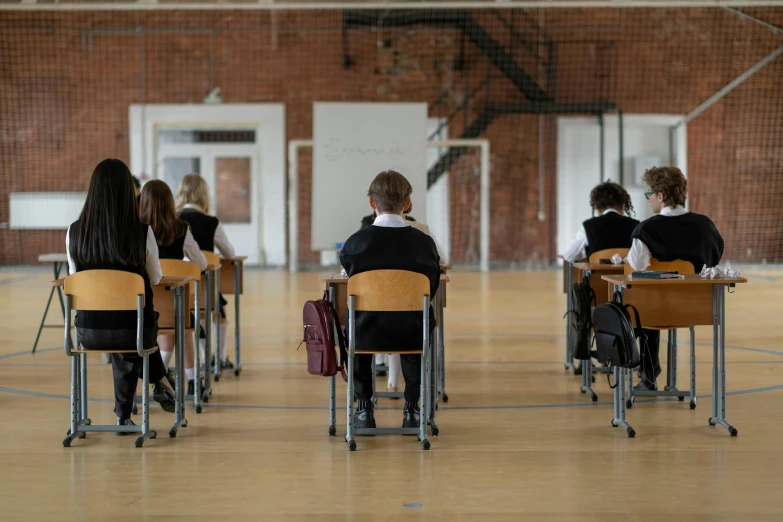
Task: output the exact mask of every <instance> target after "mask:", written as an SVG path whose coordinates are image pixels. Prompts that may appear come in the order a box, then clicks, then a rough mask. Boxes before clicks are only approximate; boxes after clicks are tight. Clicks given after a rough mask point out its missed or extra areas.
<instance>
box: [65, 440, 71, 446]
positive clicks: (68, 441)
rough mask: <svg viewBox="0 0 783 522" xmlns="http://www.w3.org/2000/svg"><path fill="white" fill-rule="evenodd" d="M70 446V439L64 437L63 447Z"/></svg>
mask: <svg viewBox="0 0 783 522" xmlns="http://www.w3.org/2000/svg"><path fill="white" fill-rule="evenodd" d="M70 447H71V439H65V440H64V441H63V448H70Z"/></svg>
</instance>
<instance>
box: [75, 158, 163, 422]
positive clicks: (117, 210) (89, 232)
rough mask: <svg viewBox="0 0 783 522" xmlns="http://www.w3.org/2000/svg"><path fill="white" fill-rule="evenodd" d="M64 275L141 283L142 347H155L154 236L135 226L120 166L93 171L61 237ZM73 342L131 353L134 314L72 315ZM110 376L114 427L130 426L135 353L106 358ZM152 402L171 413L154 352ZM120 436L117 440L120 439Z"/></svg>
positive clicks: (135, 211)
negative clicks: (112, 274) (126, 276)
mask: <svg viewBox="0 0 783 522" xmlns="http://www.w3.org/2000/svg"><path fill="white" fill-rule="evenodd" d="M65 250H66V252H67V253H68V269H69V272H70V273H71V274H74V273H76V272H80V271H82V270H122V271H124V272H131V273H134V274H138V275H140V276H141V277H142V278H143V279H144V289H145V294H146V299H145V303H144V332H143V345H144V348H145V349H148V348H152V347H153V346H155V345H156V344H157V341H156V337H157V334H158V321H157V314H156V313H155V311H154V309H153V304H152V286H151V285H153V284H157V283H158V282H159V281H160V278H161V271H160V261H159V260H158V247H157V244H156V243H155V235H154V234H153V232H152V230H150V227H148V226H146V225H143V224H142V223H141V221H139V207H138V204H137V201H136V194H135V190H134V186H133V180H132V178H131V173H130V171H129V170H128V167H127V166H126V165H125V164H124V163H123V162H122V161H120V160H117V159H106V160H103V161H102V162H100V163H99V164H98V166H97V167H95V170H94V171H93V173H92V179H91V180H90V188H89V190H88V192H87V200H86V201H85V202H84V208H82V212H81V215H80V216H79V219H77V220H76V221H75V222H74V223H72V224H71V226H70V227H69V228H68V232H67V234H66V237H65ZM75 324H76V339H77V342H78V343H79V344H81V345H82V346H83V347H84V348H85V349H88V350H90V349H95V350H108V349H114V350H134V351H135V350H136V312H134V311H121V312H90V311H80V312H77V314H76V323H75ZM111 363H112V374H113V376H114V402H115V405H114V412H115V413H116V414H117V425H118V426H119V425H126V424H132V422H131V420H130V417H131V410H132V409H133V403H134V400H135V397H136V386H137V382H138V380H139V374H140V371H141V367H142V358H141V357H139V355H138V354H136V353H122V354H118V353H113V354H111ZM149 377H150V382H152V383H155V390H154V394H153V398H154V399H155V400H156V401H157V402H158V403H159V404H160V405H161V407H162V408H163V409H164V410H165V411H168V412H173V411H174V400H173V399H174V390H173V389H172V386H171V383H170V382H168V379H167V375H166V368H165V366H164V365H163V361H162V359H161V355H160V352H159V351H155V352H153V353H152V354H150V356H149ZM120 435H121V434H120Z"/></svg>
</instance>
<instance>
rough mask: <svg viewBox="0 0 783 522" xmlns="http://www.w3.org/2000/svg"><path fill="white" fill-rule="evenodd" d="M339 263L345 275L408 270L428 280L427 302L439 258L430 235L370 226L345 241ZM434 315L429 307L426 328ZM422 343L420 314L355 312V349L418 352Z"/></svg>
mask: <svg viewBox="0 0 783 522" xmlns="http://www.w3.org/2000/svg"><path fill="white" fill-rule="evenodd" d="M340 264H341V265H342V266H343V268H345V271H346V272H347V273H348V275H349V276H352V275H355V274H360V273H362V272H369V271H371V270H409V271H411V272H417V273H419V274H424V275H426V276H427V278H429V280H430V300H431V301H434V296H435V293H436V292H437V291H438V285H439V283H440V258H439V257H438V250H437V248H436V247H435V242H434V241H433V240H432V238H431V237H430V236H428V235H427V234H425V233H424V232H421V231H419V230H417V229H415V228H413V227H401V228H391V227H377V226H374V225H370V226H368V227H366V228H363V229H361V230H360V231H358V232H356V233H355V234H354V235H352V236H351V237H349V238H348V240H347V241H346V242H345V245H344V246H343V249H342V251H341V252H340ZM434 326H435V314H434V312H433V309H432V307H430V327H434ZM421 343H422V314H421V312H357V313H356V347H357V349H368V350H378V351H380V352H383V351H384V350H419V349H420V348H421Z"/></svg>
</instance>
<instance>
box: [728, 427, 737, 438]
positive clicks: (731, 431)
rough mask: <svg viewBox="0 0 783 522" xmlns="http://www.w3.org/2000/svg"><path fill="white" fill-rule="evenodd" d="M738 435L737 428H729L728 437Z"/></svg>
mask: <svg viewBox="0 0 783 522" xmlns="http://www.w3.org/2000/svg"><path fill="white" fill-rule="evenodd" d="M738 434H739V432H738V431H737V428H735V427H734V426H732V427H730V428H729V435H731V436H732V437H736V436H737V435H738Z"/></svg>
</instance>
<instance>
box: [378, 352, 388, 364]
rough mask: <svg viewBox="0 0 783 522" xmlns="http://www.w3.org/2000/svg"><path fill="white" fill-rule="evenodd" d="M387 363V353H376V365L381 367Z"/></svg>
mask: <svg viewBox="0 0 783 522" xmlns="http://www.w3.org/2000/svg"><path fill="white" fill-rule="evenodd" d="M385 363H386V354H385V353H376V354H375V365H376V366H378V365H381V364H385Z"/></svg>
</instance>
